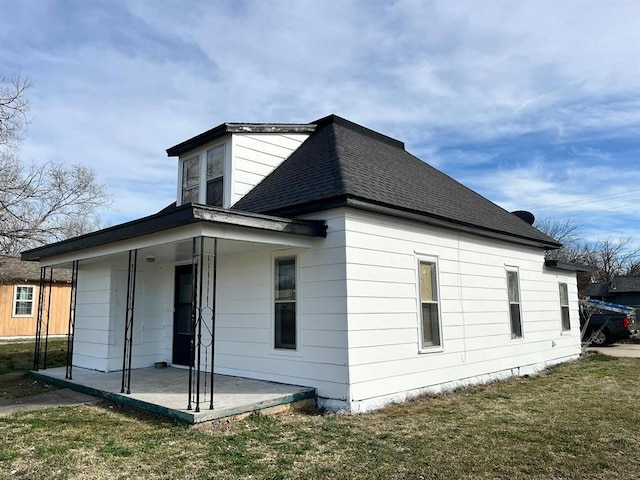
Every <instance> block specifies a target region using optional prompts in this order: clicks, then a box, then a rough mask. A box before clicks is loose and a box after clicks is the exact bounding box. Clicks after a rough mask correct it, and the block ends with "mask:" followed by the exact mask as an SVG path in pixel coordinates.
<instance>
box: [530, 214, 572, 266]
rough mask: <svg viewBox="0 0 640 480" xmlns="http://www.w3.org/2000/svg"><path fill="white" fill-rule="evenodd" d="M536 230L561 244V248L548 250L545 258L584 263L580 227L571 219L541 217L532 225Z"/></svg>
mask: <svg viewBox="0 0 640 480" xmlns="http://www.w3.org/2000/svg"><path fill="white" fill-rule="evenodd" d="M534 227H536V228H537V229H538V230H540V231H542V232H544V233H546V234H547V235H549V236H550V237H551V238H553V239H555V240H557V241H558V242H560V243H562V248H560V249H558V250H549V251H548V252H547V255H546V257H547V258H549V259H551V260H562V261H565V262H571V263H582V262H583V261H584V241H583V236H582V225H581V224H580V223H578V222H576V221H575V220H574V219H572V218H565V219H561V218H554V217H542V218H540V219H539V220H536V223H535V224H534Z"/></svg>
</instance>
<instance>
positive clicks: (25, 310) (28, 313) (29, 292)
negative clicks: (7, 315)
mask: <svg viewBox="0 0 640 480" xmlns="http://www.w3.org/2000/svg"><path fill="white" fill-rule="evenodd" d="M34 290H35V288H34V286H33V285H16V286H15V289H14V296H13V316H14V317H33V293H34Z"/></svg>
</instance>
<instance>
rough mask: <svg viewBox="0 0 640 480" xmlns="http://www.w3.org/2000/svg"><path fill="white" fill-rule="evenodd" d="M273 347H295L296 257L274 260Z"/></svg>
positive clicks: (291, 348) (289, 348)
mask: <svg viewBox="0 0 640 480" xmlns="http://www.w3.org/2000/svg"><path fill="white" fill-rule="evenodd" d="M274 280H275V282H274V283H275V306H274V317H275V329H274V331H275V339H274V347H275V348H279V349H287V350H295V349H296V259H295V258H277V259H276V260H275V279H274Z"/></svg>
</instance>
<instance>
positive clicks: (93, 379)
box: [33, 367, 316, 424]
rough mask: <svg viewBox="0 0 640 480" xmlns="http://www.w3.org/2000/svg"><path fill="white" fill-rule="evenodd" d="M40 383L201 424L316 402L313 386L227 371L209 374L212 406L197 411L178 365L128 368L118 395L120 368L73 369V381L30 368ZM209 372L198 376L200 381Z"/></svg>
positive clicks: (59, 370) (57, 372)
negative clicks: (127, 382)
mask: <svg viewBox="0 0 640 480" xmlns="http://www.w3.org/2000/svg"><path fill="white" fill-rule="evenodd" d="M33 375H34V376H35V377H36V378H38V379H40V380H43V381H45V382H48V383H51V384H54V385H58V386H61V387H65V388H71V389H73V390H77V391H79V392H83V393H88V394H89V395H94V396H96V397H102V398H105V399H107V400H111V401H114V402H118V403H121V404H124V405H128V406H132V407H135V408H139V409H142V410H146V411H149V412H153V413H157V414H160V415H163V416H165V417H169V418H175V419H178V420H182V421H185V422H187V423H192V424H195V423H201V422H208V421H212V420H219V419H221V418H227V417H233V416H236V415H242V414H247V413H253V412H258V411H266V412H270V411H274V410H279V409H283V408H289V407H294V408H296V407H306V406H312V405H314V403H315V397H316V392H315V389H314V388H308V387H298V386H295V385H285V384H281V383H274V382H266V381H261V380H252V379H249V378H241V377H232V376H228V375H218V374H215V375H214V376H213V397H212V399H211V401H212V403H213V405H215V408H209V406H210V405H209V402H207V405H206V407H207V408H201V409H200V410H199V411H198V412H196V411H195V410H194V409H191V410H189V409H187V408H185V399H186V396H187V392H186V388H185V387H186V385H187V383H188V375H189V371H188V370H187V369H182V368H171V367H169V368H153V367H150V368H141V369H136V370H133V371H132V376H133V378H134V380H133V382H134V384H135V387H136V388H135V389H134V390H133V391H132V392H131V393H129V394H126V393H121V381H122V372H97V371H94V370H87V369H84V368H75V369H74V371H73V379H68V378H65V376H66V369H65V368H64V367H58V368H49V369H47V370H41V371H37V372H33ZM207 377H208V375H205V374H202V378H201V381H202V383H203V384H204V383H205V382H206V381H208V379H207Z"/></svg>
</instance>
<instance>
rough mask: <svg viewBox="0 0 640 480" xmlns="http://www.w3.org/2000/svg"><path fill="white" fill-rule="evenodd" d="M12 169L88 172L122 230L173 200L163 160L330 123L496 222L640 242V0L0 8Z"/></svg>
mask: <svg viewBox="0 0 640 480" xmlns="http://www.w3.org/2000/svg"><path fill="white" fill-rule="evenodd" d="M0 12H2V15H0V45H1V47H0V74H3V75H4V76H10V75H11V74H13V73H15V72H16V71H18V70H21V71H22V73H23V74H25V75H27V76H29V77H30V78H31V79H32V81H33V83H34V87H33V88H32V89H31V91H30V93H29V99H30V102H31V113H32V122H31V124H30V126H29V129H28V131H27V133H26V137H25V142H24V144H23V147H22V153H21V155H22V158H24V159H25V160H34V161H36V162H43V161H47V160H54V161H58V162H65V163H70V164H71V163H82V164H85V165H88V166H90V167H91V168H92V169H93V170H94V171H95V172H96V173H97V175H98V177H99V179H100V180H101V181H102V182H105V183H107V184H108V185H109V187H110V190H111V192H112V194H113V195H114V197H115V198H116V204H115V212H114V211H110V212H105V213H104V214H103V217H104V220H105V221H106V222H107V223H109V224H113V223H119V222H121V221H126V220H130V219H133V218H137V217H140V216H143V215H148V214H151V213H154V212H156V211H157V210H160V209H161V208H163V207H164V206H165V205H167V204H168V203H170V202H172V201H173V200H174V199H175V194H176V185H175V173H176V160H175V159H174V158H168V157H166V154H165V152H164V150H165V149H166V148H168V147H170V146H172V145H174V144H176V143H178V142H180V141H182V140H185V139H187V138H189V137H191V136H193V135H195V134H197V133H200V132H202V131H204V130H207V129H209V128H211V127H213V126H215V125H218V124H220V123H222V122H225V121H235V122H309V121H312V120H314V119H317V118H320V117H323V116H325V115H328V114H330V113H335V114H338V115H341V116H344V117H346V118H348V119H350V120H353V121H355V122H357V123H361V124H363V125H365V126H368V127H370V128H373V129H374V130H378V131H380V132H382V133H385V134H387V135H390V136H393V137H395V138H398V139H400V140H402V141H404V142H405V143H406V147H407V150H409V151H410V152H411V153H413V154H415V155H417V156H418V157H420V158H422V159H423V160H425V161H427V162H428V163H430V164H432V165H433V166H435V167H437V168H439V169H441V170H443V171H444V172H446V173H447V174H449V175H450V176H452V177H453V178H455V179H457V180H459V181H461V182H462V183H464V184H465V185H467V186H469V187H471V188H473V189H474V190H476V191H478V192H479V193H481V194H482V195H484V196H486V197H487V198H489V199H490V200H492V201H494V202H496V203H498V204H499V205H501V206H502V207H504V208H506V209H508V210H515V209H525V210H530V211H532V212H534V213H535V214H536V215H537V216H538V217H544V216H553V217H557V218H563V219H564V218H571V219H573V220H574V221H575V222H577V223H580V224H582V225H583V226H584V230H585V232H586V233H587V235H589V237H590V238H593V239H595V238H598V237H603V236H609V235H610V236H612V237H614V238H618V237H621V236H624V237H626V236H631V237H633V243H634V244H639V243H640V202H639V201H638V199H639V197H640V2H638V1H637V0H633V1H624V0H609V1H607V2H602V1H599V0H580V1H572V0H563V1H561V2H559V1H555V0H553V1H552V0H520V1H517V2H511V1H506V0H502V1H491V0H488V1H487V0H483V1H480V0H478V1H470V0H467V1H465V0H460V1H455V2H452V1H449V0H442V1H438V0H434V1H396V2H392V1H377V0H376V1H372V0H360V1H358V0H353V1H350V0H340V1H337V0H336V1H328V0H327V1H318V0H315V1H304V0H291V1H277V0H270V1H258V0H254V1H215V2H211V1H187V0H182V1H178V0H171V1H170V0H164V1H163V0H148V1H146V0H132V1H124V0H109V1H107V0H104V1H100V0H98V1H84V0H75V1H74V0H65V1H62V0H60V1H55V0H48V1H45V0H27V1H21V0H0Z"/></svg>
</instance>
